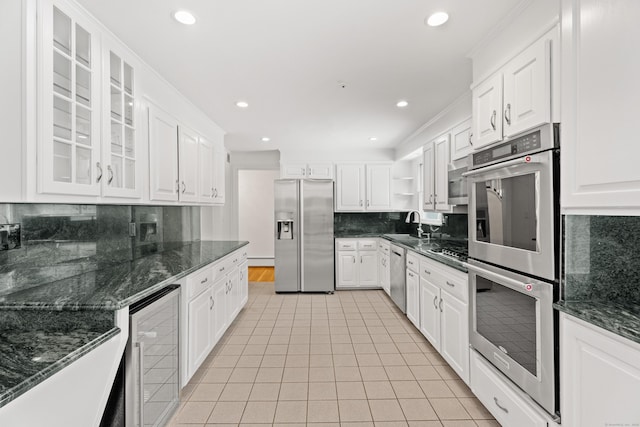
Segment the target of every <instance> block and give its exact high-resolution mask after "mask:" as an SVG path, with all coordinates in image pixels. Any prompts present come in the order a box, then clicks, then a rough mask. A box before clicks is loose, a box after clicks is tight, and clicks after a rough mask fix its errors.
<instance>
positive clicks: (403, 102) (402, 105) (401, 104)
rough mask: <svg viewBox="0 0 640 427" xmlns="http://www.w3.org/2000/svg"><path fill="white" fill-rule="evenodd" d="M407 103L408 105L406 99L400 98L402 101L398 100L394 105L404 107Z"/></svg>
mask: <svg viewBox="0 0 640 427" xmlns="http://www.w3.org/2000/svg"><path fill="white" fill-rule="evenodd" d="M407 105H409V103H408V102H407V101H404V100H402V101H398V103H397V104H396V107H399V108H404V107H406V106H407Z"/></svg>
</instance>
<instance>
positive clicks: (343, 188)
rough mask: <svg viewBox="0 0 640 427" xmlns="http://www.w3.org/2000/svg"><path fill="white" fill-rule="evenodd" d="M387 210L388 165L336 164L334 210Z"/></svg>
mask: <svg viewBox="0 0 640 427" xmlns="http://www.w3.org/2000/svg"><path fill="white" fill-rule="evenodd" d="M390 209H391V165H390V164H386V163H385V164H373V163H372V164H366V165H365V164H362V163H359V164H338V165H336V210H337V211H351V212H362V211H387V210H390Z"/></svg>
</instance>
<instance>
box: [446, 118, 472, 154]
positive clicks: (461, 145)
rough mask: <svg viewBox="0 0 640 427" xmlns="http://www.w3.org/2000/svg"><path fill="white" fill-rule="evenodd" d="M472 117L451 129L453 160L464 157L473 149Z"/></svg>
mask: <svg viewBox="0 0 640 427" xmlns="http://www.w3.org/2000/svg"><path fill="white" fill-rule="evenodd" d="M471 136H472V135H471V119H469V120H466V121H464V122H463V123H460V124H459V125H458V126H456V127H454V128H453V129H452V130H451V161H454V160H459V159H464V158H465V157H467V156H468V155H469V154H470V153H471V151H472V150H473V142H472V140H471Z"/></svg>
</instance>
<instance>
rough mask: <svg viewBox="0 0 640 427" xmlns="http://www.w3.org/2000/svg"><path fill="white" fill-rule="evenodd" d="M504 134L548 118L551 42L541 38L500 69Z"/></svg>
mask: <svg viewBox="0 0 640 427" xmlns="http://www.w3.org/2000/svg"><path fill="white" fill-rule="evenodd" d="M503 74H504V75H503V79H504V80H503V84H504V94H503V96H504V100H503V105H504V112H503V117H504V128H503V133H504V136H505V137H509V136H512V135H517V134H519V133H521V132H523V131H526V130H527V129H531V128H533V127H535V126H538V125H541V124H543V123H548V122H550V121H551V46H550V42H549V41H547V40H545V39H544V38H543V39H540V40H538V41H537V42H536V43H535V44H533V45H532V46H531V47H529V48H528V49H527V50H525V51H524V52H522V53H521V54H520V55H518V56H517V57H515V58H514V59H512V60H511V61H509V63H508V64H507V65H506V66H505V67H504V71H503Z"/></svg>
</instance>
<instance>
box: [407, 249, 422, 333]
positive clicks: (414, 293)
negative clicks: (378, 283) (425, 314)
mask: <svg viewBox="0 0 640 427" xmlns="http://www.w3.org/2000/svg"><path fill="white" fill-rule="evenodd" d="M406 262H407V269H406V272H405V276H406V277H405V283H406V298H407V307H406V314H407V319H409V320H410V321H411V323H413V325H414V326H415V327H416V328H420V276H419V273H418V271H419V270H420V257H419V256H418V255H415V254H414V253H413V252H407V261H406Z"/></svg>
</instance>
